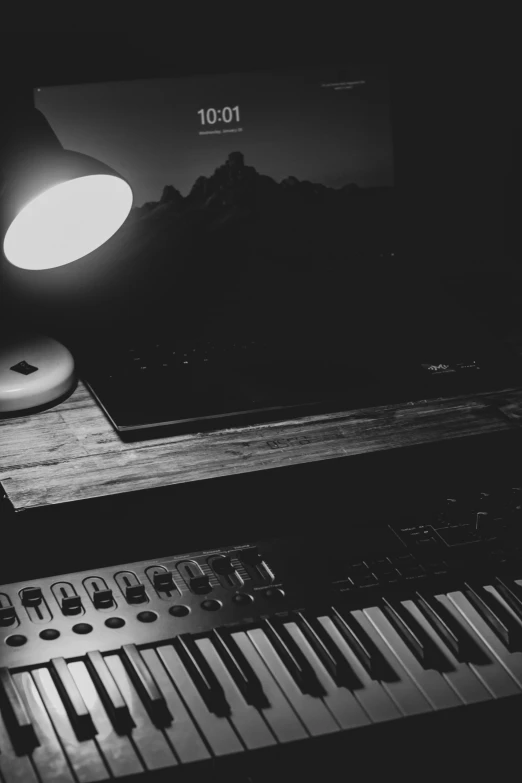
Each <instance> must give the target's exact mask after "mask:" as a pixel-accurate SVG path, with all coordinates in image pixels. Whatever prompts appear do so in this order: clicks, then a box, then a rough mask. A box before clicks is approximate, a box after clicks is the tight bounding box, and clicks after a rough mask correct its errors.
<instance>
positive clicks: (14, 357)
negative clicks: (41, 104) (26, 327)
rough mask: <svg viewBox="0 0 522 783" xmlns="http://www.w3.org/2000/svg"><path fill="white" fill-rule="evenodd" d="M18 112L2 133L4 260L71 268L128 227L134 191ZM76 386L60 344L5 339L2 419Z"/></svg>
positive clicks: (38, 338)
mask: <svg viewBox="0 0 522 783" xmlns="http://www.w3.org/2000/svg"><path fill="white" fill-rule="evenodd" d="M13 108H14V118H10V120H9V122H8V123H7V127H5V126H4V127H3V128H2V129H0V208H1V215H0V221H1V222H0V226H1V235H0V238H1V240H2V249H3V253H4V256H5V258H6V259H7V261H8V262H10V263H11V264H13V265H14V266H16V267H20V268H22V269H25V270H41V269H50V268H52V267H58V266H63V265H65V264H70V263H72V262H73V261H76V260H78V259H80V258H84V257H85V256H87V255H88V254H90V253H92V252H93V251H94V250H96V248H98V247H100V245H102V244H104V243H105V242H106V241H107V240H108V239H109V238H110V237H111V236H112V235H113V234H115V233H116V231H118V229H119V228H120V227H121V226H122V225H123V223H124V222H125V220H126V219H127V216H128V215H129V212H130V210H131V207H132V201H133V194H132V190H131V187H130V185H129V184H128V182H126V181H125V179H123V178H122V177H121V176H120V175H119V174H118V173H117V172H115V171H113V170H112V169H111V168H110V167H109V166H107V165H105V164H104V163H101V162H100V161H98V160H96V159H94V158H91V157H89V156H88V155H84V154H81V153H78V152H73V151H70V150H65V149H64V148H63V147H62V145H61V144H60V142H59V141H58V139H57V137H56V135H55V134H54V131H53V130H52V128H51V126H50V125H49V123H48V121H47V119H46V118H45V117H44V115H43V114H42V113H41V112H40V111H38V110H37V109H35V108H34V106H32V105H31V106H20V105H16V106H15V107H13ZM11 119H12V120H13V121H11ZM8 329H9V332H11V327H8ZM75 382H76V380H75V373H74V360H73V357H72V355H71V354H70V352H69V351H68V349H67V348H66V347H65V346H64V345H62V344H61V343H59V342H58V341H56V340H54V339H53V338H51V337H47V336H43V335H38V334H32V333H25V334H22V333H19V334H16V335H14V334H12V333H9V334H0V414H13V413H17V412H22V411H30V410H31V409H39V408H41V407H42V406H46V407H47V406H49V405H51V404H52V403H53V402H56V401H58V400H60V399H62V398H63V397H64V396H66V395H67V394H68V393H69V392H70V391H72V389H73V388H74V386H75Z"/></svg>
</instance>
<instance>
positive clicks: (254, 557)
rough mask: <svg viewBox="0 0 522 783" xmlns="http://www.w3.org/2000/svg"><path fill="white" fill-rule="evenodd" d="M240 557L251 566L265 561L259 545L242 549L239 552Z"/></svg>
mask: <svg viewBox="0 0 522 783" xmlns="http://www.w3.org/2000/svg"><path fill="white" fill-rule="evenodd" d="M239 559H240V560H241V562H242V563H246V564H247V565H250V566H256V565H259V564H260V563H262V562H263V557H262V555H261V554H260V552H259V550H258V548H257V546H252V547H249V548H248V549H242V550H241V551H240V552H239Z"/></svg>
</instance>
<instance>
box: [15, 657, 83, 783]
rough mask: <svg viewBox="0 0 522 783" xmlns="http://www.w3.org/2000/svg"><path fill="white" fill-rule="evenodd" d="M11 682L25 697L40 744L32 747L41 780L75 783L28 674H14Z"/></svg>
mask: <svg viewBox="0 0 522 783" xmlns="http://www.w3.org/2000/svg"><path fill="white" fill-rule="evenodd" d="M13 681H14V683H15V685H16V687H17V688H18V691H19V693H20V694H22V696H23V698H24V699H25V702H26V704H27V708H28V711H29V713H30V715H31V718H32V721H33V725H34V727H35V731H36V736H37V737H38V741H39V743H40V744H39V745H38V746H37V747H36V748H35V749H34V750H33V753H32V758H33V761H34V765H35V767H36V769H37V771H38V775H39V777H40V778H41V779H42V783H74V778H73V776H72V773H71V770H70V768H69V765H68V764H67V760H66V758H65V756H64V754H63V750H62V747H61V745H60V743H59V741H58V737H57V736H56V733H55V731H54V727H53V724H52V723H51V721H50V719H49V716H48V714H47V710H46V709H45V707H44V704H43V702H42V699H41V697H40V694H39V693H38V691H37V689H36V685H35V684H34V682H33V680H32V678H31V675H30V673H29V672H19V673H18V674H13Z"/></svg>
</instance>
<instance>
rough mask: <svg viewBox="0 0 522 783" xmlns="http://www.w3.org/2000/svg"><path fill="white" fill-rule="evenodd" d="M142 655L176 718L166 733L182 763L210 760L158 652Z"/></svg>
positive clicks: (165, 729)
mask: <svg viewBox="0 0 522 783" xmlns="http://www.w3.org/2000/svg"><path fill="white" fill-rule="evenodd" d="M141 654H142V656H143V660H144V661H145V663H146V664H147V666H148V667H149V669H150V671H151V673H152V676H153V677H154V679H155V680H156V682H157V684H158V688H159V689H160V691H161V692H162V694H163V696H164V698H165V701H166V702H167V706H168V708H169V710H170V712H171V713H172V715H173V717H174V720H173V722H172V723H171V725H170V726H166V727H165V728H164V731H165V734H166V735H167V738H168V739H169V741H170V743H171V745H172V747H173V748H174V750H175V752H176V754H177V755H178V757H179V759H180V761H181V762H182V763H185V764H187V763H189V762H191V761H203V760H204V759H209V758H210V752H209V750H208V749H207V746H206V745H205V742H204V740H203V738H202V737H201V735H200V733H199V731H198V729H197V728H196V726H195V724H194V722H193V721H192V718H191V717H190V715H189V713H188V711H187V709H186V707H185V705H184V703H183V700H182V699H181V697H180V695H179V693H178V691H177V690H176V688H175V686H174V684H173V682H172V680H171V679H170V677H169V675H168V674H167V672H166V670H165V667H164V666H163V664H162V662H161V661H160V659H159V658H158V656H157V654H156V650H151V649H149V650H142V652H141Z"/></svg>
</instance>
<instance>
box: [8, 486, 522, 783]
mask: <svg viewBox="0 0 522 783" xmlns="http://www.w3.org/2000/svg"><path fill="white" fill-rule="evenodd" d="M339 524H340V525H342V528H343V529H339V531H338V533H337V534H335V535H333V534H330V536H329V537H328V539H326V540H324V541H323V540H321V539H320V537H319V534H318V535H317V536H315V537H314V536H303V537H302V538H286V539H280V540H271V541H253V542H240V543H239V544H238V545H237V546H228V547H224V548H219V549H213V550H209V551H199V552H191V553H188V554H182V555H176V556H166V557H162V558H157V559H155V560H149V561H145V562H133V563H125V564H121V565H117V566H114V567H111V568H99V569H93V570H92V571H89V572H87V571H85V572H81V573H73V574H64V575H60V576H52V577H48V578H43V579H38V580H34V581H28V582H24V583H21V582H20V583H12V584H7V585H3V586H1V587H0V780H2V781H5V783H11V782H13V783H14V781H24V783H25V781H28V782H29V781H39V780H43V781H47V780H49V781H50V780H53V781H54V780H57V779H58V780H60V781H76V780H82V781H91V780H92V781H94V780H105V779H109V778H111V777H117V778H125V777H126V776H131V775H139V774H140V773H142V774H143V775H145V774H149V773H150V774H152V773H154V774H156V773H158V774H159V773H160V771H161V770H164V771H165V774H167V773H168V770H170V769H171V768H172V767H173V766H178V767H194V766H195V767H197V768H199V769H205V764H206V763H208V762H211V763H213V764H215V763H217V762H218V761H220V760H221V759H230V758H234V759H238V758H240V759H245V758H247V757H248V758H251V756H250V752H253V751H255V752H256V754H259V753H261V752H262V753H265V751H266V752H267V753H270V751H271V750H274V749H281V748H284V747H287V746H289V747H294V746H295V743H296V741H297V740H306V739H310V738H312V737H314V738H316V739H317V738H321V737H323V738H324V737H332V736H334V735H339V734H342V733H348V734H349V733H350V732H355V734H354V736H356V737H357V738H359V737H360V736H362V735H363V734H364V732H370V733H371V731H372V728H375V727H377V726H381V727H382V726H384V725H386V726H391V725H395V724H401V723H404V722H408V721H410V720H416V719H417V718H418V717H419V716H421V715H428V714H434V713H443V714H444V715H448V714H453V715H458V716H459V717H458V720H461V716H462V715H465V714H467V713H468V712H472V711H473V709H474V708H475V707H477V706H478V705H488V704H493V703H500V702H503V703H505V704H508V705H509V704H516V708H517V710H518V711H519V710H520V708H521V706H522V704H521V701H520V697H521V695H522V487H517V486H511V485H504V486H497V487H495V488H484V490H483V491H477V492H474V493H470V492H466V493H464V494H463V495H462V496H460V497H459V496H453V497H448V498H441V499H440V500H439V501H438V502H437V503H435V504H434V505H433V508H432V510H431V511H430V512H429V514H426V515H424V514H423V515H422V518H419V519H415V518H408V519H397V520H396V521H394V522H393V523H391V524H390V523H386V524H382V525H379V524H372V525H369V524H368V525H364V526H363V525H358V526H356V525H353V526H352V525H350V520H349V519H344V520H343V519H342V518H340V520H339ZM355 742H356V743H359V739H357V740H356V741H355ZM297 744H300V743H297ZM304 745H306V743H303V746H304ZM350 747H351V748H352V750H353V752H355V745H350ZM278 752H279V750H278ZM301 757H302V758H304V756H302V755H301ZM256 758H257V756H256ZM262 758H265V756H262ZM267 758H270V756H269V755H268V756H267ZM198 762H200V765H199V766H198ZM256 763H257V762H256ZM246 768H247V767H246ZM249 774H250V773H249ZM147 779H149V778H148V777H147ZM152 779H156V778H152ZM165 779H170V778H168V776H167V777H166V778H165Z"/></svg>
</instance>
